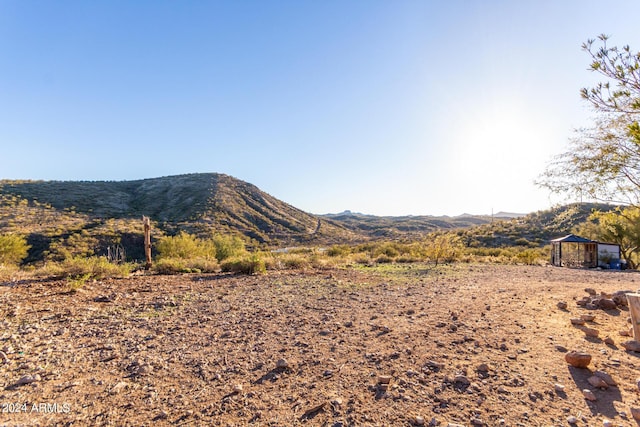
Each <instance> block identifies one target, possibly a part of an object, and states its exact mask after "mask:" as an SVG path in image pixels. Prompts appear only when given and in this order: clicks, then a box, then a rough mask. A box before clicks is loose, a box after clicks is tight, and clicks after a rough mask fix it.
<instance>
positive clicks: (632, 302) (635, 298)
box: [627, 294, 640, 341]
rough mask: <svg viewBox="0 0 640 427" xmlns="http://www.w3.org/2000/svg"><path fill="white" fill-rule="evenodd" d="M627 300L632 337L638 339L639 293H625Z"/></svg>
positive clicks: (639, 330) (639, 333) (639, 328)
mask: <svg viewBox="0 0 640 427" xmlns="http://www.w3.org/2000/svg"><path fill="white" fill-rule="evenodd" d="M627 301H629V314H630V315H631V324H632V325H633V339H634V340H635V341H640V294H627Z"/></svg>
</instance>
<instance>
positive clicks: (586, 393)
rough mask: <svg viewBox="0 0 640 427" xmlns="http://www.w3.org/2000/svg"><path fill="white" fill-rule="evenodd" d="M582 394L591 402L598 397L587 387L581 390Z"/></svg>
mask: <svg viewBox="0 0 640 427" xmlns="http://www.w3.org/2000/svg"><path fill="white" fill-rule="evenodd" d="M582 395H583V396H584V398H585V399H587V400H589V401H591V402H595V401H596V400H598V398H597V397H596V395H595V394H593V392H592V391H591V390H589V389H587V388H585V389H584V390H582Z"/></svg>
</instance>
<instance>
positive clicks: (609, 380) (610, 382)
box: [593, 371, 618, 386]
mask: <svg viewBox="0 0 640 427" xmlns="http://www.w3.org/2000/svg"><path fill="white" fill-rule="evenodd" d="M593 375H595V376H596V377H598V378H602V379H603V380H604V382H606V383H607V385H610V386H617V385H618V383H617V382H616V381H615V380H614V379H613V377H612V376H611V375H609V374H607V373H606V372H604V371H595V372H594V373H593Z"/></svg>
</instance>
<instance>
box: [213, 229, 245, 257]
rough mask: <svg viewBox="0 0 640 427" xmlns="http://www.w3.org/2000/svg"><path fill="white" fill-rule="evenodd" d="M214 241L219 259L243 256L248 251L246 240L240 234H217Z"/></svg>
mask: <svg viewBox="0 0 640 427" xmlns="http://www.w3.org/2000/svg"><path fill="white" fill-rule="evenodd" d="M212 241H213V245H214V246H215V250H216V258H217V259H218V261H222V260H225V259H227V258H234V257H241V256H243V255H246V253H247V250H246V248H245V245H244V241H243V240H242V239H241V238H240V237H238V236H226V235H224V236H223V235H215V236H213V239H212Z"/></svg>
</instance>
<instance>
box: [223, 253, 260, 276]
mask: <svg viewBox="0 0 640 427" xmlns="http://www.w3.org/2000/svg"><path fill="white" fill-rule="evenodd" d="M220 267H221V268H222V271H225V272H229V273H242V274H263V273H265V272H266V271H267V267H266V264H265V261H264V259H262V257H261V256H260V255H259V254H251V255H245V256H242V257H235V258H229V259H226V260H224V261H223V262H222V263H221V264H220Z"/></svg>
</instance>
